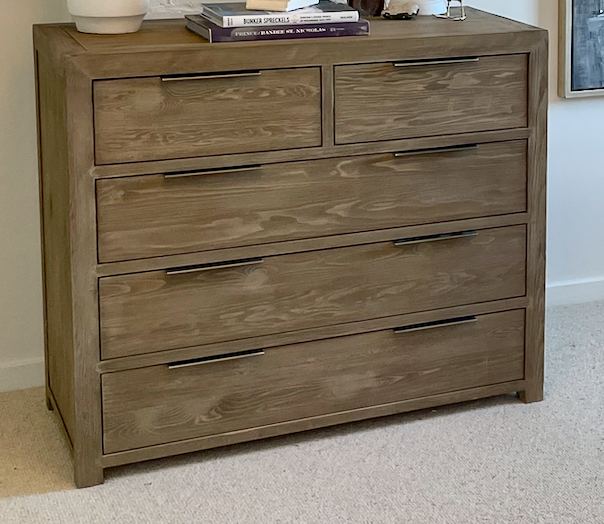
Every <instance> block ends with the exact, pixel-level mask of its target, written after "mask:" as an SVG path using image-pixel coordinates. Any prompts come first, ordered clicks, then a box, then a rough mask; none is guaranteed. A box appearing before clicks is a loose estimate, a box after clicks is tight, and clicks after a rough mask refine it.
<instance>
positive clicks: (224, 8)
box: [201, 0, 359, 27]
mask: <svg viewBox="0 0 604 524" xmlns="http://www.w3.org/2000/svg"><path fill="white" fill-rule="evenodd" d="M201 6H202V11H201V16H203V17H205V18H207V19H208V20H210V22H213V23H214V24H216V25H218V26H220V27H246V26H254V27H258V26H275V25H302V24H333V23H340V22H357V21H358V20H359V12H358V11H357V10H356V9H353V8H352V7H350V6H348V5H346V4H336V3H335V2H329V1H325V0H324V1H321V2H319V3H318V4H317V5H314V6H311V7H305V8H303V9H297V10H295V11H291V12H289V13H283V12H271V11H249V10H248V9H246V7H245V2H230V3H224V4H201Z"/></svg>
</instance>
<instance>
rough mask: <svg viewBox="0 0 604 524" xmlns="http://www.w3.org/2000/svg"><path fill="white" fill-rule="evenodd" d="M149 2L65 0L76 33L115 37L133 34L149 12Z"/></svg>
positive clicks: (147, 0)
mask: <svg viewBox="0 0 604 524" xmlns="http://www.w3.org/2000/svg"><path fill="white" fill-rule="evenodd" d="M149 2H150V0H67V7H68V8H69V13H70V14H71V16H72V17H73V20H74V22H75V23H76V27H77V29H78V31H80V32H82V33H97V34H106V35H115V34H120V33H135V32H136V31H138V30H139V29H140V28H141V24H142V23H143V18H145V15H146V14H147V12H148V11H149Z"/></svg>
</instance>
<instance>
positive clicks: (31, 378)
mask: <svg viewBox="0 0 604 524" xmlns="http://www.w3.org/2000/svg"><path fill="white" fill-rule="evenodd" d="M546 296H547V306H548V307H555V306H565V305H570V304H582V303H587V302H596V301H599V300H603V301H604V279H590V280H573V281H569V282H559V283H556V284H551V285H549V286H548V287H547V295H546ZM43 385H44V359H43V358H35V359H27V360H19V361H16V362H7V363H4V364H3V363H2V362H0V393H1V392H4V391H14V390H18V389H28V388H35V387H40V386H43Z"/></svg>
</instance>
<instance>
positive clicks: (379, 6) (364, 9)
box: [348, 0, 384, 17]
mask: <svg viewBox="0 0 604 524" xmlns="http://www.w3.org/2000/svg"><path fill="white" fill-rule="evenodd" d="M348 5H350V6H351V7H354V8H355V9H356V10H357V11H358V12H359V13H360V14H361V16H362V17H367V16H380V13H381V12H382V10H383V9H384V0H349V2H348Z"/></svg>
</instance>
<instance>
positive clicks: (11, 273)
mask: <svg viewBox="0 0 604 524" xmlns="http://www.w3.org/2000/svg"><path fill="white" fill-rule="evenodd" d="M64 3H65V0H3V2H2V9H3V12H2V17H1V18H0V49H2V52H0V246H1V249H0V391H3V390H9V389H18V388H26V387H30V386H33V385H39V384H42V383H43V362H42V355H43V347H42V344H43V342H42V304H41V296H42V295H41V279H40V244H39V216H38V188H37V173H36V171H37V161H36V133H35V113H34V81H33V65H32V51H31V48H32V44H31V25H32V24H33V23H39V22H52V21H66V20H69V16H68V14H67V12H66V9H65V5H64ZM470 3H471V4H472V5H474V6H476V7H479V8H482V9H486V10H489V11H492V12H496V13H498V14H501V15H504V16H509V17H512V18H516V19H518V20H522V21H525V22H528V23H532V24H535V25H541V26H543V27H546V28H547V29H550V31H551V33H550V41H551V43H552V46H551V49H552V81H553V83H552V85H553V86H555V85H556V84H555V78H556V70H555V63H556V60H555V56H556V53H557V31H556V26H557V1H556V0H506V1H505V2H504V1H502V0H473V1H470ZM197 5H198V2H197V1H192V0H153V5H152V15H151V16H154V17H158V16H175V15H178V13H179V12H181V11H182V9H181V7H184V9H185V10H186V11H187V12H195V11H196V10H197V7H196V6H197ZM551 102H552V104H551V110H550V170H549V219H548V222H549V252H548V287H549V290H548V299H549V301H550V303H561V302H569V301H588V300H592V299H604V205H603V204H602V203H601V200H602V197H603V196H604V168H602V164H601V161H600V158H601V154H600V152H601V149H600V148H602V147H604V144H602V138H601V137H602V134H601V132H600V127H601V123H602V120H603V119H604V97H602V98H599V99H581V100H573V101H562V100H559V99H558V98H557V96H556V94H555V88H554V89H553V90H552V94H551Z"/></svg>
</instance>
